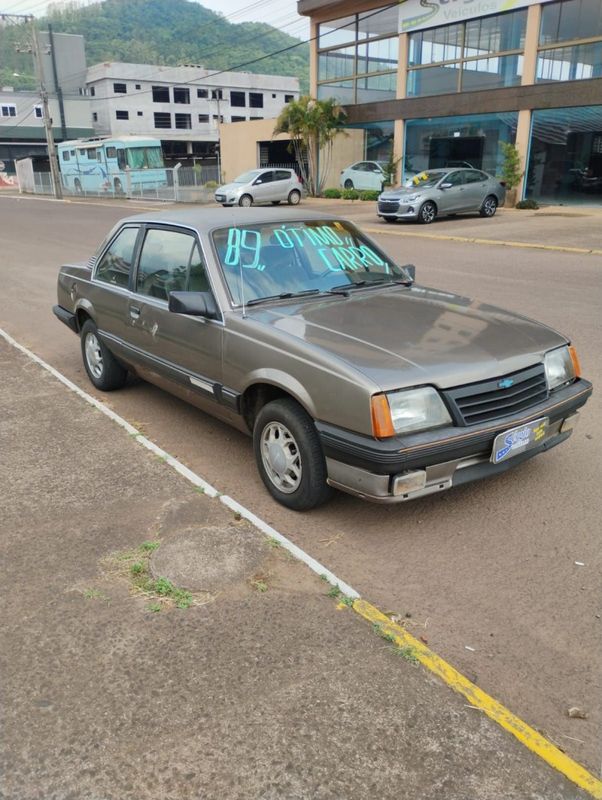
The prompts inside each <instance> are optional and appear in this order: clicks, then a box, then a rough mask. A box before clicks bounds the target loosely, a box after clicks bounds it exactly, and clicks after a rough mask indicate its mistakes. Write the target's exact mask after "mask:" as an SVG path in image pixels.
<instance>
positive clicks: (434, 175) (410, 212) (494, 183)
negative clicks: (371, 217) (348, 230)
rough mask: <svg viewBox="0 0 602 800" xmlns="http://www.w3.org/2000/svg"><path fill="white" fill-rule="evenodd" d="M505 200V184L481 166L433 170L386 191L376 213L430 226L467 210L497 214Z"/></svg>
mask: <svg viewBox="0 0 602 800" xmlns="http://www.w3.org/2000/svg"><path fill="white" fill-rule="evenodd" d="M505 199H506V188H505V186H504V184H503V183H500V181H499V180H498V179H497V178H495V177H494V176H493V175H488V174H487V173H486V172H482V171H481V170H480V169H451V170H450V169H429V170H425V171H424V172H419V173H418V174H417V175H414V177H413V178H410V179H409V180H408V181H406V183H405V184H404V185H403V186H399V187H398V188H396V189H387V190H386V191H384V192H383V193H382V194H381V195H380V197H379V198H378V201H377V212H376V213H377V215H378V216H379V217H382V218H383V219H384V220H385V221H386V222H396V221H397V220H398V219H410V220H417V221H418V222H422V223H423V224H425V225H428V224H429V223H431V222H433V221H434V220H435V219H436V218H437V217H438V216H445V215H446V214H460V213H463V212H466V211H473V212H474V211H478V212H479V214H480V215H481V216H482V217H493V215H494V214H495V212H496V211H497V207H498V206H499V205H503V203H504V200H505Z"/></svg>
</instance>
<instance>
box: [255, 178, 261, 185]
mask: <svg viewBox="0 0 602 800" xmlns="http://www.w3.org/2000/svg"><path fill="white" fill-rule="evenodd" d="M260 183H263V181H262V180H261V178H257V180H256V181H253V186H258V185H259V184H260Z"/></svg>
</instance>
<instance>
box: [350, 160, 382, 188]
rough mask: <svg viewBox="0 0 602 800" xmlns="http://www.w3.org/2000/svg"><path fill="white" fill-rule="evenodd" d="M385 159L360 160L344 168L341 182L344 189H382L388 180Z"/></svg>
mask: <svg viewBox="0 0 602 800" xmlns="http://www.w3.org/2000/svg"><path fill="white" fill-rule="evenodd" d="M385 166H386V162H384V161H358V162H357V163H356V164H352V165H351V166H350V167H347V168H346V169H344V170H342V172H341V179H340V183H341V186H342V187H343V188H344V189H359V190H360V191H363V190H364V189H372V190H373V191H377V192H380V191H382V188H383V184H384V182H385V181H386V180H387V173H386V172H385Z"/></svg>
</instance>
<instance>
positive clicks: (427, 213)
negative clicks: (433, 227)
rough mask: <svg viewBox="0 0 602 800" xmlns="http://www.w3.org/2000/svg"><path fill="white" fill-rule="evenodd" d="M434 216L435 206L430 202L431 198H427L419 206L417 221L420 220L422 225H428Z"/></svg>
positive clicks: (435, 212) (435, 213)
mask: <svg viewBox="0 0 602 800" xmlns="http://www.w3.org/2000/svg"><path fill="white" fill-rule="evenodd" d="M436 216H437V206H436V205H435V204H434V203H433V202H432V200H427V201H426V203H423V204H422V205H421V206H420V211H419V212H418V222H421V223H422V224H423V225H430V224H431V222H433V220H434V219H435V218H436Z"/></svg>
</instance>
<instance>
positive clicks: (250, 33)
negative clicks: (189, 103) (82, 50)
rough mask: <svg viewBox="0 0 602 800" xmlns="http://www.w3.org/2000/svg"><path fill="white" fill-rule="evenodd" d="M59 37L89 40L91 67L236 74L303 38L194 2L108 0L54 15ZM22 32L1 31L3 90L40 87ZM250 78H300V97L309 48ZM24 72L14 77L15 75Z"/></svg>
mask: <svg viewBox="0 0 602 800" xmlns="http://www.w3.org/2000/svg"><path fill="white" fill-rule="evenodd" d="M38 22H39V30H45V28H46V25H47V23H48V22H50V23H52V28H53V30H54V31H55V32H57V33H79V34H82V35H83V36H84V37H85V39H86V57H87V60H88V64H97V63H98V62H101V61H129V62H134V63H141V64H164V65H176V64H202V65H203V66H205V67H207V68H209V69H229V68H232V67H237V66H238V65H239V64H246V62H249V61H252V60H254V59H256V58H260V57H261V56H265V55H267V54H268V53H272V52H274V51H276V50H281V49H283V48H285V47H289V46H290V45H294V44H298V42H299V40H298V39H296V38H295V37H293V36H289V35H288V34H286V33H282V32H281V31H279V30H277V29H276V28H272V27H271V25H267V24H266V23H263V22H241V23H238V24H236V23H231V22H228V20H227V19H225V18H224V17H223V16H221V15H220V14H216V13H215V12H214V11H210V10H209V9H207V8H204V7H203V6H202V5H199V4H198V3H195V2H189V1H188V0H104V2H98V3H95V4H93V5H89V6H85V7H77V5H76V3H73V5H72V6H70V7H67V8H63V9H57V10H53V11H51V12H50V13H49V14H48V16H46V17H43V18H41V19H40V20H39V21H38ZM24 33H25V31H24V28H23V26H10V27H7V28H3V29H2V28H0V84H1V85H10V86H14V87H15V88H18V89H19V88H21V89H25V88H33V87H34V86H35V81H34V77H33V65H32V63H31V56H27V55H23V54H19V53H16V52H15V49H14V46H15V43H16V42H19V41H20V42H23V41H24V40H25V35H24ZM241 69H243V70H244V71H246V72H260V73H268V74H274V75H293V76H296V77H298V78H299V79H300V82H301V91H302V92H303V91H307V87H308V83H309V50H308V45H307V44H302V45H301V46H299V47H296V48H295V49H294V50H289V51H288V52H286V53H281V54H279V55H275V56H270V57H269V58H266V59H264V60H263V61H259V62H257V63H255V64H248V65H247V66H244V67H241ZM15 72H17V73H19V77H15V76H14V74H13V73H15Z"/></svg>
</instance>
